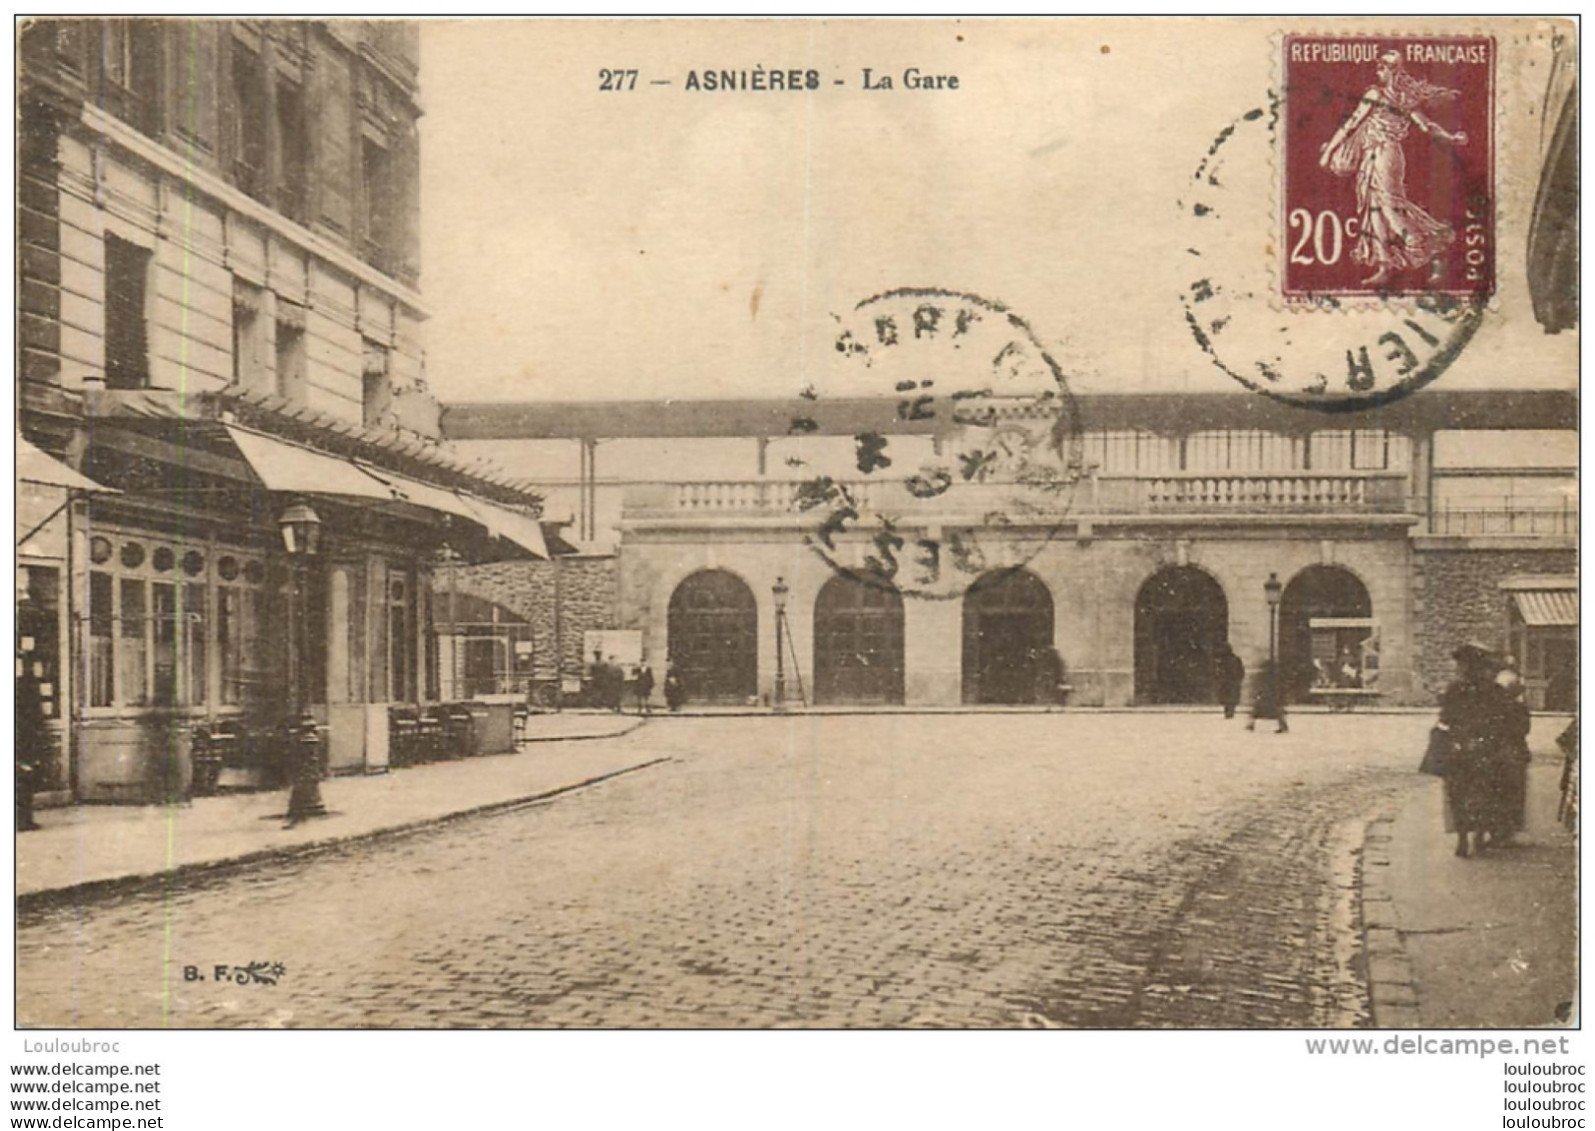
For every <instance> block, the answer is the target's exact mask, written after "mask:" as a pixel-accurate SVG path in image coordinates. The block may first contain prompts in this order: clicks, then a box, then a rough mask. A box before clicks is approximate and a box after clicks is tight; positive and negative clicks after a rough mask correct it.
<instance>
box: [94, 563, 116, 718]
mask: <svg viewBox="0 0 1595 1131" xmlns="http://www.w3.org/2000/svg"><path fill="white" fill-rule="evenodd" d="M96 541H99V539H96ZM107 545H109V543H107ZM111 584H112V583H111V575H110V574H108V573H101V572H99V571H98V570H94V571H91V572H90V573H89V610H88V611H89V706H91V707H109V706H110V705H111V703H112V701H113V697H114V695H115V693H116V675H115V667H114V665H115V654H116V650H115V641H114V637H113V636H112V633H113V632H114V631H115V629H116V602H115V601H114V599H113V598H112V596H111V594H112V588H111Z"/></svg>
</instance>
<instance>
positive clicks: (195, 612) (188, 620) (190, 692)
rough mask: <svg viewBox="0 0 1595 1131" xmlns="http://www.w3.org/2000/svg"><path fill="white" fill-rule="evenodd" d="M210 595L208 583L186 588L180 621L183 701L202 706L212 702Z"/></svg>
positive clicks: (188, 585) (190, 583) (193, 583)
mask: <svg viewBox="0 0 1595 1131" xmlns="http://www.w3.org/2000/svg"><path fill="white" fill-rule="evenodd" d="M205 597H206V592H205V584H204V582H189V583H188V584H187V585H184V586H183V615H182V619H181V620H179V621H178V629H179V631H180V632H181V634H182V647H181V649H180V654H181V656H182V657H183V689H182V701H183V702H185V703H192V704H196V705H197V704H202V703H205V702H206V701H207V700H208V698H209V690H210V689H209V688H208V687H207V686H206V683H207V680H206V668H205V653H206V647H205V644H206V639H207V637H206V635H205V632H206V627H207V622H208V621H209V617H207V616H206V611H207V610H206V601H205Z"/></svg>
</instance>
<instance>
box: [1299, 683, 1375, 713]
mask: <svg viewBox="0 0 1595 1131" xmlns="http://www.w3.org/2000/svg"><path fill="white" fill-rule="evenodd" d="M1307 694H1308V697H1309V698H1312V699H1316V700H1318V701H1319V702H1322V703H1327V704H1328V705H1329V709H1330V710H1331V711H1354V710H1356V709H1357V705H1358V704H1363V705H1365V706H1366V705H1368V704H1372V703H1377V702H1378V701H1379V696H1380V695H1381V694H1383V693H1382V692H1380V691H1377V690H1375V689H1374V688H1371V687H1315V688H1313V689H1312V690H1311V691H1309V692H1308V693H1307Z"/></svg>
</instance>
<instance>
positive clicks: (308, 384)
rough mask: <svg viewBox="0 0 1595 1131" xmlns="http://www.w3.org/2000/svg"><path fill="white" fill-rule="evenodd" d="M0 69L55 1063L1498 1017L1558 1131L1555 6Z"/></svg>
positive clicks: (1562, 564)
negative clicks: (223, 1051) (1541, 1073)
mask: <svg viewBox="0 0 1595 1131" xmlns="http://www.w3.org/2000/svg"><path fill="white" fill-rule="evenodd" d="M16 49H17V66H18V85H17V105H16V111H17V122H18V132H17V155H18V156H17V179H16V192H17V216H18V223H17V228H16V237H17V247H16V253H17V260H16V261H17V275H16V298H17V312H18V313H17V437H16V451H17V456H16V468H17V486H16V491H17V510H16V527H17V563H18V568H17V596H16V654H17V664H16V720H17V721H16V778H15V798H16V829H17V832H16V837H15V877H16V881H15V882H16V901H17V902H16V969H15V1002H14V1008H15V1022H16V1025H17V1026H18V1027H19V1028H20V1029H24V1030H28V1031H30V1036H29V1038H28V1041H29V1042H30V1043H31V1044H33V1045H36V1046H38V1050H37V1051H36V1052H29V1053H28V1054H27V1055H26V1056H24V1057H23V1059H22V1062H21V1063H28V1064H35V1065H43V1066H45V1067H44V1068H43V1069H42V1073H43V1074H44V1075H46V1076H48V1073H49V1071H50V1069H49V1067H48V1066H49V1065H51V1064H55V1063H57V1062H65V1061H66V1060H70V1059H72V1058H71V1057H69V1056H67V1055H66V1054H67V1053H72V1052H81V1051H82V1050H78V1049H75V1048H74V1047H73V1041H74V1040H79V1037H76V1036H74V1034H81V1033H85V1032H89V1031H94V1032H98V1031H100V1030H123V1029H126V1030H139V1031H145V1032H148V1031H151V1030H210V1029H221V1028H228V1029H285V1028H286V1029H315V1030H352V1029H408V1030H441V1029H461V1028H467V1029H483V1028H490V1029H510V1030H550V1029H571V1028H575V1029H623V1030H637V1029H645V1030H661V1029H664V1030H681V1029H730V1030H749V1029H766V1028H804V1029H828V1030H837V1029H848V1030H851V1029H873V1030H882V1029H884V1030H900V1029H911V1028H941V1029H956V1030H973V1029H981V1030H985V1029H1061V1030H1077V1031H1080V1030H1084V1031H1102V1030H1116V1031H1117V1030H1131V1031H1137V1030H1152V1029H1158V1030H1169V1029H1174V1030H1200V1031H1202V1032H1204V1033H1209V1034H1211V1033H1212V1031H1214V1030H1351V1031H1365V1032H1360V1033H1356V1032H1354V1033H1352V1034H1351V1035H1350V1036H1354V1037H1356V1039H1358V1040H1367V1041H1371V1042H1372V1044H1371V1045H1369V1048H1374V1047H1375V1046H1377V1049H1376V1052H1375V1053H1370V1054H1369V1055H1376V1054H1378V1053H1382V1054H1383V1055H1385V1056H1386V1057H1388V1056H1390V1055H1396V1056H1403V1055H1407V1054H1422V1053H1435V1054H1442V1055H1443V1054H1444V1053H1446V1052H1453V1051H1465V1050H1457V1049H1450V1048H1447V1049H1441V1048H1440V1047H1438V1045H1435V1047H1429V1046H1428V1045H1426V1044H1425V1043H1424V1042H1426V1041H1428V1042H1442V1041H1443V1042H1450V1041H1451V1038H1450V1037H1447V1036H1441V1035H1437V1034H1441V1033H1443V1031H1445V1030H1451V1029H1465V1030H1487V1031H1490V1033H1489V1034H1488V1036H1489V1039H1490V1042H1491V1044H1490V1049H1489V1050H1487V1058H1488V1057H1493V1058H1494V1059H1487V1064H1488V1067H1489V1072H1488V1074H1487V1078H1486V1074H1485V1073H1484V1072H1483V1070H1482V1069H1481V1070H1480V1072H1479V1073H1477V1074H1476V1075H1475V1077H1471V1078H1470V1079H1473V1080H1474V1085H1472V1086H1474V1087H1476V1088H1482V1089H1484V1090H1483V1091H1482V1092H1480V1093H1479V1095H1480V1096H1481V1097H1482V1098H1477V1103H1476V1106H1475V1107H1474V1108H1470V1109H1469V1110H1489V1111H1490V1112H1492V1113H1499V1112H1505V1116H1504V1118H1505V1119H1506V1120H1507V1121H1506V1123H1505V1124H1504V1126H1509V1127H1510V1126H1528V1125H1529V1124H1527V1123H1516V1124H1515V1123H1513V1122H1511V1120H1512V1119H1514V1118H1518V1117H1519V1116H1520V1115H1521V1113H1522V1112H1526V1111H1529V1110H1531V1109H1530V1108H1527V1107H1525V1108H1515V1107H1513V1106H1512V1103H1513V1101H1516V1100H1520V1099H1524V1098H1525V1097H1526V1096H1527V1093H1526V1092H1525V1093H1524V1095H1523V1096H1520V1095H1518V1093H1517V1092H1514V1091H1513V1089H1512V1088H1511V1086H1510V1084H1511V1082H1512V1081H1514V1080H1518V1081H1520V1082H1521V1081H1523V1080H1528V1079H1529V1077H1530V1075H1532V1074H1531V1073H1525V1074H1524V1075H1522V1076H1521V1077H1519V1076H1514V1075H1512V1068H1513V1067H1515V1066H1530V1067H1533V1068H1542V1067H1545V1066H1551V1065H1562V1066H1564V1067H1566V1066H1567V1065H1569V1064H1570V1063H1571V1062H1570V1061H1569V1060H1568V1053H1567V1046H1566V1040H1567V1037H1566V1030H1567V1029H1568V1028H1569V1027H1574V1028H1576V1027H1577V1026H1578V1024H1579V1023H1580V1013H1579V1010H1578V1004H1577V1003H1578V1000H1579V996H1578V991H1579V981H1578V978H1577V962H1576V957H1577V948H1578V939H1579V934H1578V922H1577V866H1576V865H1577V859H1576V858H1577V852H1576V834H1577V829H1578V814H1579V805H1578V795H1579V789H1578V782H1579V774H1578V737H1577V736H1578V725H1577V713H1578V690H1579V680H1578V670H1579V669H1578V641H1579V636H1578V627H1579V619H1578V617H1579V612H1578V610H1579V591H1578V554H1577V547H1578V532H1579V505H1578V490H1577V484H1578V470H1579V469H1578V432H1577V427H1578V426H1577V420H1578V375H1579V370H1578V357H1579V353H1578V350H1579V327H1578V311H1579V300H1578V294H1579V292H1578V270H1579V257H1578V246H1579V245H1578V227H1577V224H1578V130H1577V121H1578V99H1577V93H1576V90H1577V88H1576V84H1575V78H1576V73H1577V26H1576V24H1575V23H1573V22H1571V21H1565V20H1555V19H1539V18H1511V19H1506V18H1500V19H1482V18H1481V19H1461V18H1455V19H1452V18H1440V17H1434V18H1427V19H1389V18H1384V17H1379V18H1368V19H1329V18H1322V17H1319V18H1308V17H1301V18H1268V19H1265V18H1248V19H1240V18H1223V19H1219V18H1189V19H1171V18H1141V19H963V20H959V19H896V20H884V19H867V20H866V19H860V20H851V19H779V20H712V19H678V20H668V21H649V20H638V19H626V20H620V19H597V20H534V19H442V18H433V19H419V20H417V19H398V18H383V19H327V20H305V19H229V20H206V19H187V18H184V19H175V18H174V19H87V18H33V19H26V20H22V21H20V22H19V23H18V24H17V26H16ZM1420 764H1421V765H1420ZM34 1030H39V1031H43V1032H44V1033H48V1034H49V1040H45V1039H44V1037H43V1036H42V1035H38V1034H32V1032H31V1031H34ZM1372 1030H1381V1031H1385V1032H1378V1033H1374V1032H1371V1031H1372ZM1431 1031H1432V1032H1431ZM1316 1039H1319V1040H1322V1041H1328V1040H1331V1038H1328V1037H1322V1036H1320V1037H1319V1038H1316ZM1332 1039H1333V1040H1336V1041H1342V1040H1349V1039H1350V1037H1348V1035H1347V1034H1344V1033H1343V1034H1339V1035H1337V1036H1335V1037H1334V1038H1332ZM1191 1040H1192V1041H1193V1042H1194V1041H1195V1038H1194V1037H1193V1038H1191ZM1292 1040H1293V1041H1294V1042H1295V1043H1293V1044H1292V1045H1291V1049H1292V1050H1293V1051H1292V1056H1293V1057H1294V1061H1293V1064H1294V1068H1293V1069H1291V1070H1292V1071H1297V1072H1307V1071H1308V1070H1309V1069H1310V1068H1311V1067H1312V1066H1311V1065H1306V1066H1305V1067H1304V1064H1305V1062H1306V1061H1307V1060H1309V1059H1311V1058H1313V1057H1316V1056H1318V1055H1319V1054H1320V1053H1322V1055H1324V1056H1326V1057H1327V1056H1329V1055H1331V1054H1335V1055H1340V1054H1345V1055H1352V1054H1353V1053H1357V1052H1358V1050H1361V1049H1362V1046H1355V1047H1353V1046H1352V1045H1349V1044H1348V1045H1345V1047H1344V1048H1342V1047H1341V1046H1339V1045H1336V1046H1333V1047H1331V1046H1330V1045H1328V1044H1325V1045H1324V1046H1323V1047H1322V1048H1321V1049H1312V1048H1306V1047H1304V1046H1303V1045H1302V1044H1301V1038H1292ZM50 1041H55V1042H57V1043H56V1045H54V1046H50V1047H46V1046H49V1045H50ZM1404 1041H1405V1042H1407V1044H1409V1045H1412V1046H1413V1047H1411V1048H1406V1047H1404V1046H1403V1044H1402V1042H1404ZM1387 1042H1393V1047H1390V1048H1386V1047H1385V1045H1386V1043H1387ZM1514 1042H1515V1043H1514ZM1181 1047H1182V1048H1184V1047H1185V1046H1183V1045H1182V1046H1181ZM1193 1047H1194V1046H1193ZM52 1049H53V1050H54V1051H52ZM90 1051H91V1052H93V1051H95V1050H90ZM101 1051H103V1050H101ZM1364 1051H1366V1050H1364ZM444 1055H452V1053H445V1054H444ZM96 1057H97V1059H96ZM1503 1058H1504V1059H1503ZM78 1059H80V1060H84V1061H88V1060H95V1061H96V1063H104V1064H120V1063H122V1060H123V1059H126V1058H125V1057H123V1058H121V1059H119V1057H118V1055H110V1054H106V1055H99V1054H98V1053H97V1052H96V1055H94V1056H88V1055H80V1056H78ZM142 1059H144V1060H149V1061H152V1062H153V1061H154V1060H156V1059H159V1058H158V1057H156V1056H154V1055H151V1056H148V1057H144V1058H142ZM1498 1062H1499V1063H1498ZM129 1063H131V1062H129ZM1501 1064H1506V1065H1507V1068H1506V1070H1505V1074H1504V1075H1503V1069H1502V1067H1501ZM1319 1066H1320V1067H1321V1066H1322V1065H1321V1064H1320V1065H1319ZM134 1067H135V1068H137V1067H139V1066H134ZM30 1071H32V1070H31V1069H30ZM129 1071H130V1072H131V1073H132V1074H131V1075H128V1076H127V1077H126V1080H127V1082H128V1083H129V1084H131V1085H133V1087H134V1089H135V1090H134V1092H132V1093H129V1095H128V1096H126V1097H125V1098H126V1099H128V1100H129V1101H131V1102H133V1103H135V1104H137V1103H149V1102H159V1100H160V1096H159V1095H158V1089H157V1090H153V1091H149V1092H148V1094H147V1095H146V1094H145V1092H143V1091H138V1089H139V1088H140V1087H142V1086H144V1085H151V1084H158V1083H159V1081H158V1080H156V1079H155V1078H154V1075H155V1074H153V1073H149V1074H147V1078H146V1075H140V1074H139V1073H138V1072H137V1071H134V1070H133V1069H132V1068H130V1069H129ZM140 1071H142V1068H140ZM1534 1078H1535V1079H1538V1077H1534ZM1503 1079H1504V1080H1506V1081H1507V1082H1508V1086H1507V1087H1506V1089H1505V1091H1503V1090H1502V1081H1503ZM494 1086H495V1087H496V1086H497V1085H494ZM17 1102H18V1101H17V1097H15V1096H14V1097H13V1107H14V1108H15V1106H16V1104H17ZM1525 1102H1526V1100H1525ZM1469 1103H1474V1101H1473V1100H1469ZM1503 1103H1505V1105H1506V1106H1505V1107H1503V1106H1502V1104H1503ZM118 1110H125V1111H126V1112H127V1113H128V1114H129V1115H130V1117H131V1118H133V1119H135V1120H148V1119H156V1118H159V1115H158V1113H159V1111H160V1110H161V1109H159V1108H158V1107H150V1108H142V1107H138V1108H129V1109H118ZM1533 1110H1538V1109H1533ZM1491 1118H1492V1119H1493V1118H1494V1114H1492V1116H1491ZM1525 1118H1527V1117H1525ZM126 1125H127V1126H157V1125H158V1124H153V1123H130V1124H126ZM1492 1125H1493V1124H1492ZM1536 1125H1537V1124H1536Z"/></svg>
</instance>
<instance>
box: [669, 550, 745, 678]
mask: <svg viewBox="0 0 1595 1131" xmlns="http://www.w3.org/2000/svg"><path fill="white" fill-rule="evenodd" d="M666 634H667V637H668V640H669V652H670V663H671V665H672V666H673V667H674V668H675V672H676V676H677V678H679V679H680V680H681V686H682V689H683V690H684V691H685V692H686V695H687V698H688V699H689V700H693V701H696V702H700V703H745V702H747V701H748V700H749V699H752V698H753V697H755V696H756V695H757V694H758V692H759V609H758V605H757V603H756V602H755V601H754V599H753V590H751V589H749V588H748V586H747V583H746V582H745V581H743V580H742V579H741V578H740V577H738V576H737V575H736V574H734V573H727V572H726V571H725V570H723V569H706V570H703V571H701V572H699V573H695V574H693V575H692V576H691V577H688V578H687V579H686V580H685V581H683V582H682V583H681V584H680V585H678V586H676V591H675V592H674V593H672V594H671V595H670V613H669V620H668V622H667V624H666Z"/></svg>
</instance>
